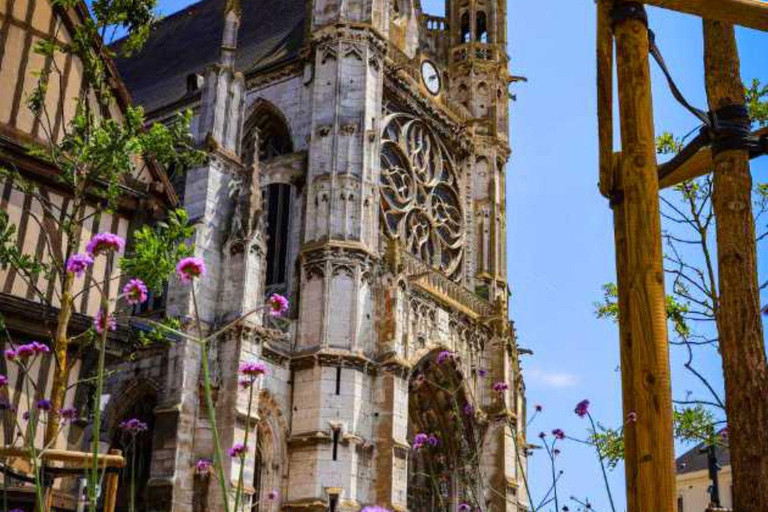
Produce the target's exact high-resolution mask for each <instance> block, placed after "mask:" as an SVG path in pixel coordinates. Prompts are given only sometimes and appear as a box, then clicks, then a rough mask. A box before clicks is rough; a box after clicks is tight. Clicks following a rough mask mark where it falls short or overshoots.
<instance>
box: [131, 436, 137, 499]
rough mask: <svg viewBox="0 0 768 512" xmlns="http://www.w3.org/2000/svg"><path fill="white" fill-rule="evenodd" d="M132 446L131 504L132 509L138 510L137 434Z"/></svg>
mask: <svg viewBox="0 0 768 512" xmlns="http://www.w3.org/2000/svg"><path fill="white" fill-rule="evenodd" d="M131 444H132V445H133V446H132V447H131V505H130V511H131V512H134V511H135V510H136V436H133V443H131Z"/></svg>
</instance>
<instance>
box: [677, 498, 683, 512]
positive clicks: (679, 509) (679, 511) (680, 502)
mask: <svg viewBox="0 0 768 512" xmlns="http://www.w3.org/2000/svg"><path fill="white" fill-rule="evenodd" d="M677 512H683V497H682V496H678V497H677Z"/></svg>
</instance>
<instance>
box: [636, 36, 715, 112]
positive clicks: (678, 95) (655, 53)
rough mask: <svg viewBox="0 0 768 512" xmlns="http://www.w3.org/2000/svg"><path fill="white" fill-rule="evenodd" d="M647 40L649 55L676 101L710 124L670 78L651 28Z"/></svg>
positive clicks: (670, 74) (670, 75)
mask: <svg viewBox="0 0 768 512" xmlns="http://www.w3.org/2000/svg"><path fill="white" fill-rule="evenodd" d="M648 42H649V49H650V52H651V57H653V60H655V61H656V64H658V65H659V68H661V72H662V73H664V76H665V77H666V79H667V84H669V90H670V91H671V92H672V96H674V97H675V99H676V100H677V102H678V103H680V104H681V105H682V106H683V107H685V109H686V110H687V111H688V112H690V113H691V114H693V115H694V116H696V117H698V118H699V120H700V121H701V122H702V123H704V124H705V125H707V126H710V124H711V121H710V118H709V116H708V115H707V113H706V112H704V111H703V110H701V109H698V108H696V107H694V106H693V105H691V104H690V103H688V100H686V99H685V96H683V93H682V92H680V88H678V87H677V84H676V83H675V80H674V79H673V78H672V73H670V72H669V69H668V68H667V63H666V62H665V61H664V57H663V56H662V55H661V51H660V50H659V47H658V46H656V34H654V33H653V30H650V29H649V30H648Z"/></svg>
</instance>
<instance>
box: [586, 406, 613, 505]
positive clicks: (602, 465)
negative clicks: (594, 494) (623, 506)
mask: <svg viewBox="0 0 768 512" xmlns="http://www.w3.org/2000/svg"><path fill="white" fill-rule="evenodd" d="M587 418H589V423H590V424H591V425H592V432H594V433H597V427H596V426H595V420H594V419H592V415H591V414H590V413H589V411H587ZM595 451H596V452H597V458H598V460H599V461H600V469H601V470H602V472H603V482H605V490H606V491H607V492H608V501H609V502H610V504H611V510H612V511H613V512H616V506H615V505H614V504H613V495H612V494H611V486H610V485H609V484H608V474H607V473H606V471H605V461H604V460H603V454H602V452H601V451H600V446H599V445H598V444H597V443H595Z"/></svg>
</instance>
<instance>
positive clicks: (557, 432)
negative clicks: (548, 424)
mask: <svg viewBox="0 0 768 512" xmlns="http://www.w3.org/2000/svg"><path fill="white" fill-rule="evenodd" d="M552 435H553V436H555V439H560V440H563V439H565V432H563V431H562V429H559V428H556V429H555V430H553V431H552Z"/></svg>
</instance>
